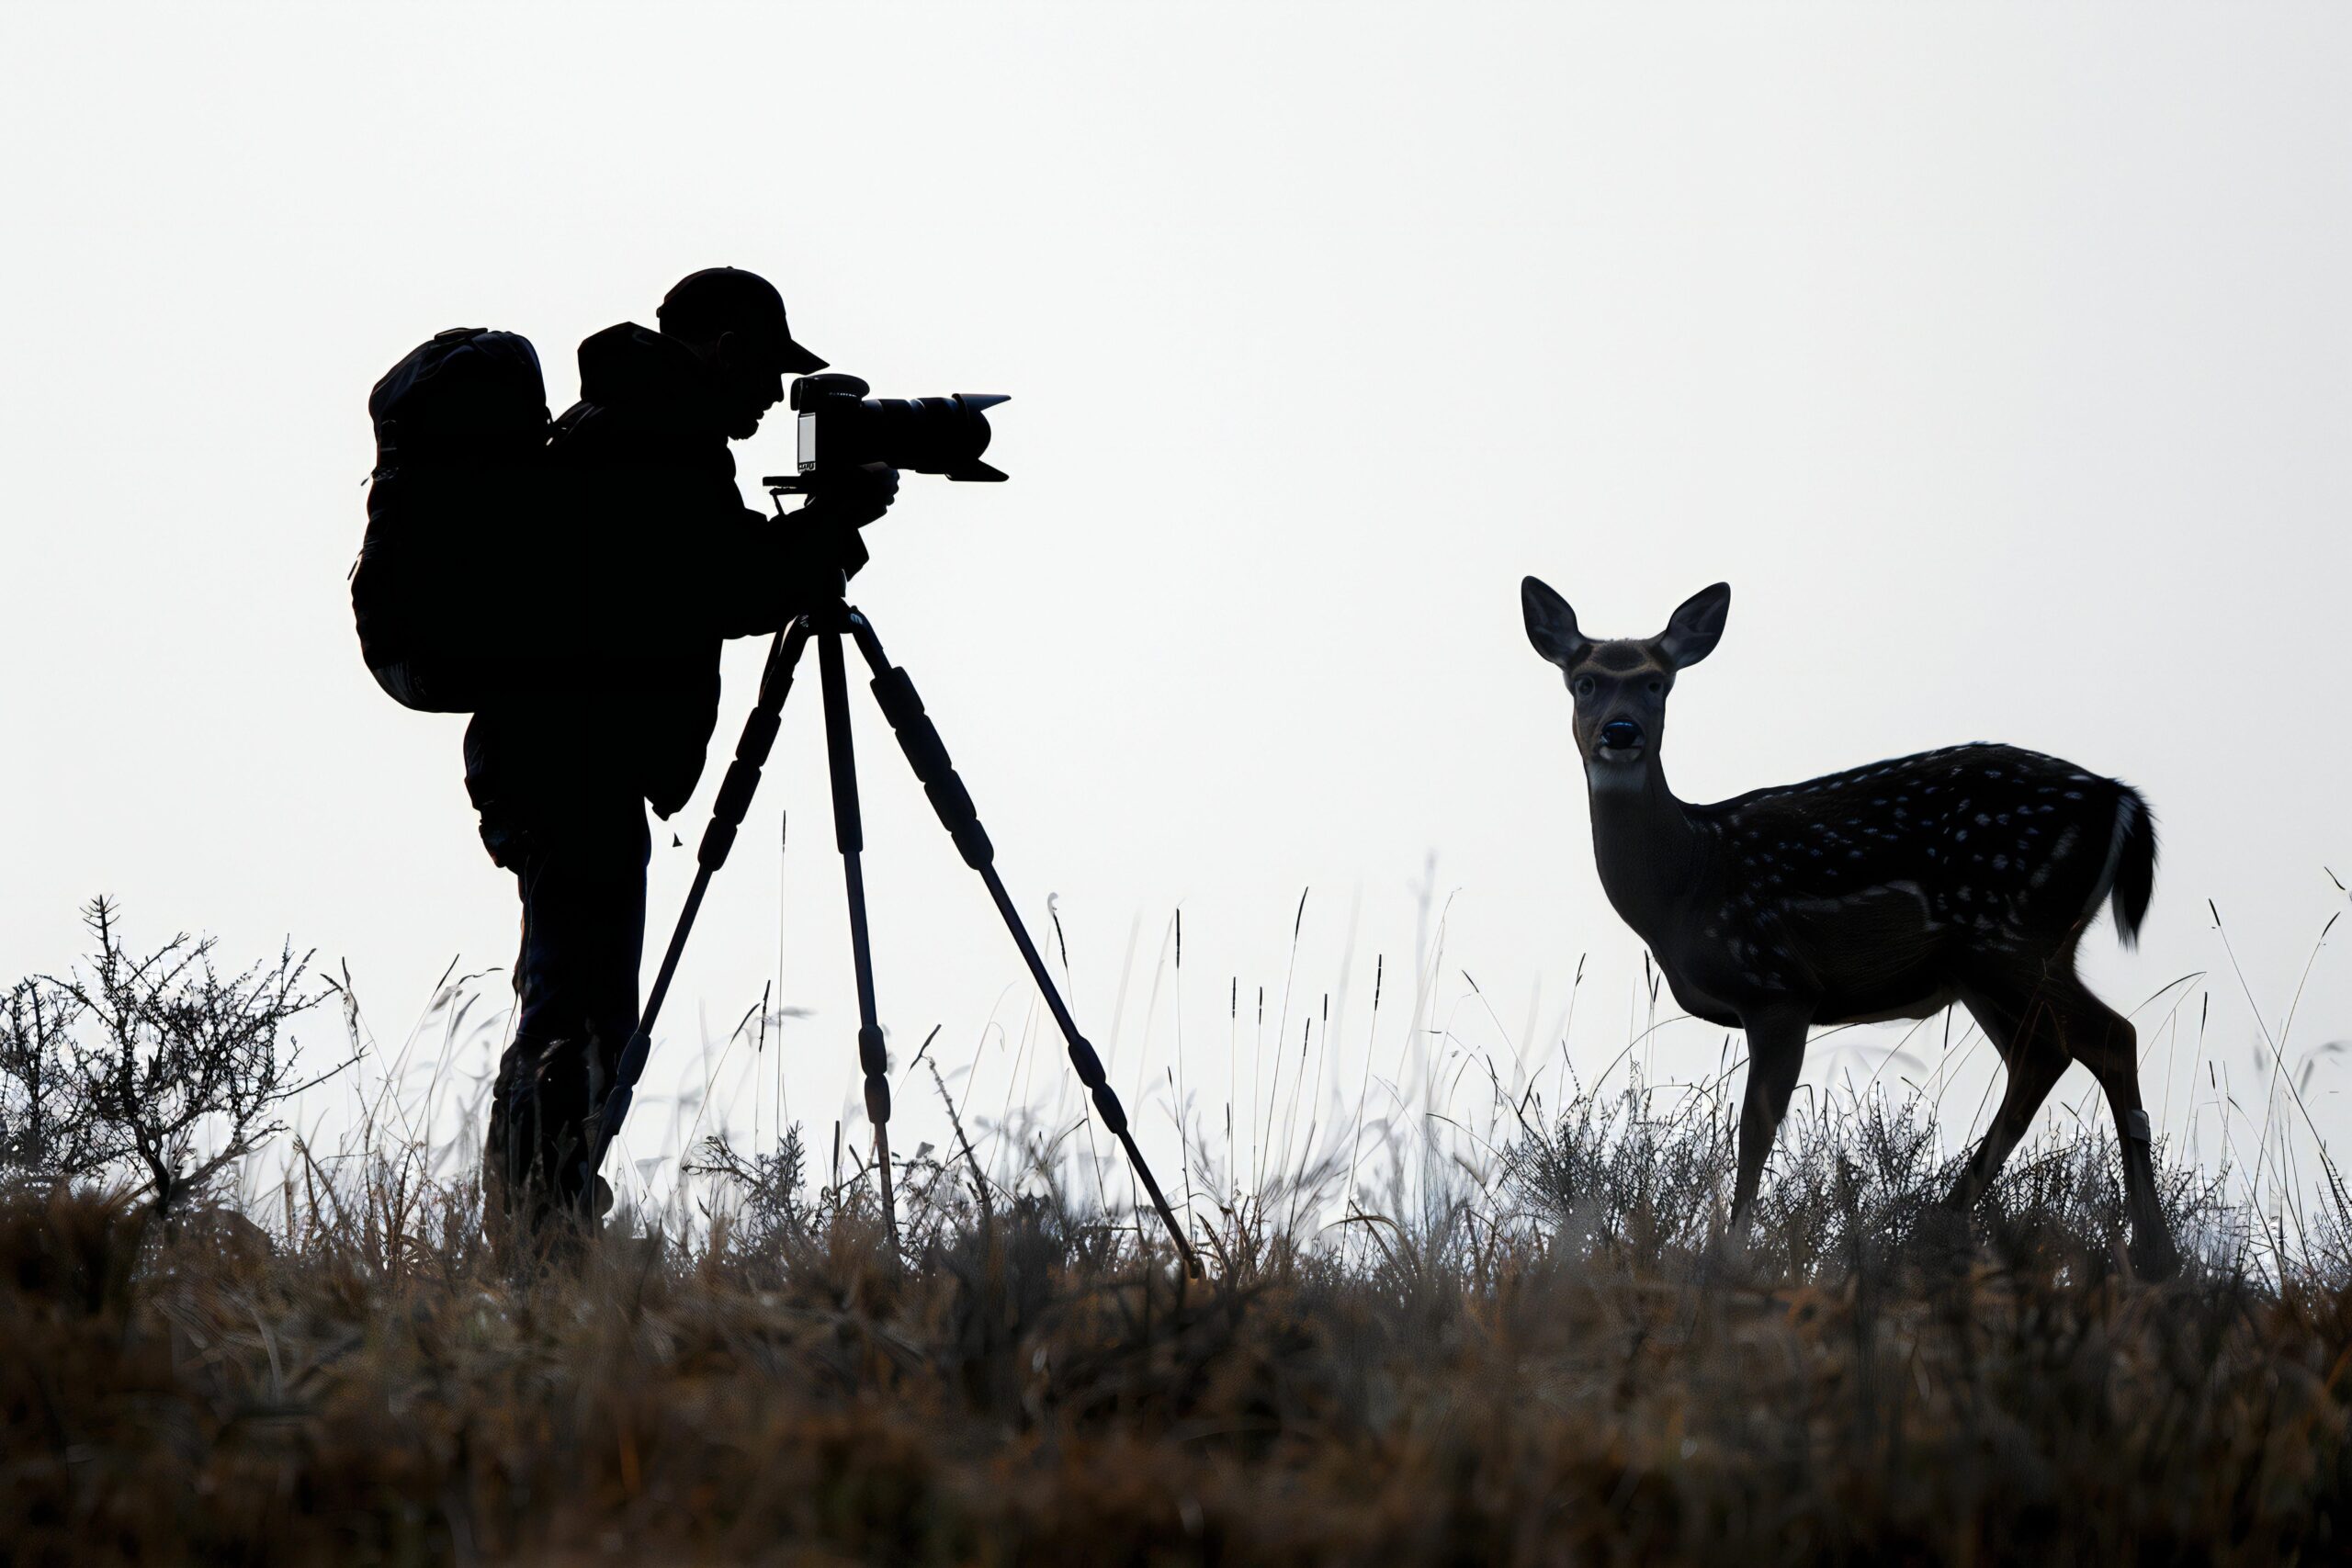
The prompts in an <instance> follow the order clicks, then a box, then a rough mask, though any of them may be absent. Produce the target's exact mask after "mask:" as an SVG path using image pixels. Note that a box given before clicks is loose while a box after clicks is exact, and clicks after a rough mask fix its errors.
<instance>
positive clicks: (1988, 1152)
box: [1944, 992, 2069, 1213]
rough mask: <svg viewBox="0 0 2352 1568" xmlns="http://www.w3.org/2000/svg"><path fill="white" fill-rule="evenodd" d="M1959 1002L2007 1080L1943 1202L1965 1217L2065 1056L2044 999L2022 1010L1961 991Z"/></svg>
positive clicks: (2025, 1125)
mask: <svg viewBox="0 0 2352 1568" xmlns="http://www.w3.org/2000/svg"><path fill="white" fill-rule="evenodd" d="M1962 1000H1964V1001H1965V1002H1966V1003H1967V1005H1968V1010H1969V1012H1970V1013H1971V1014H1972V1015H1973V1016H1974V1018H1975V1020H1976V1021H1977V1023H1978V1024H1979V1025H1980V1026H1981V1027H1982V1028H1983V1029H1984V1031H1985V1034H1986V1035H1988V1036H1989V1037H1990V1038H1991V1039H1992V1042H1993V1043H1994V1045H1995V1046H1996V1048H1997V1049H1998V1050H1999V1051H2000V1053H2001V1060H2002V1062H2003V1064H2004V1066H2005V1070H2006V1071H2007V1074H2008V1080H2009V1081H2008V1084H2007V1087H2006V1088H2005V1089H2003V1090H2002V1093H2001V1108H2000V1110H1998V1111H1996V1112H1994V1115H1993V1124H1992V1125H1991V1126H1990V1127H1987V1128H1986V1129H1985V1138H1984V1141H1983V1142H1981V1143H1979V1144H1978V1145H1976V1153H1975V1154H1974V1155H1973V1156H1971V1158H1970V1159H1969V1162H1968V1166H1967V1168H1966V1169H1964V1170H1962V1172H1961V1174H1960V1180H1959V1181H1958V1182H1957V1183H1956V1184H1955V1185H1954V1186H1953V1188H1952V1190H1951V1197H1949V1198H1947V1199H1945V1200H1944V1201H1945V1203H1946V1205H1947V1206H1948V1207H1950V1208H1952V1209H1955V1210H1958V1211H1960V1212H1961V1213H1967V1212H1968V1211H1969V1210H1971V1209H1973V1208H1974V1207H1975V1206H1976V1201H1977V1200H1978V1199H1980V1198H1982V1197H1984V1196H1985V1190H1986V1189H1988V1188H1990V1187H1991V1186H1992V1185H1993V1179H1994V1178H1995V1177H1996V1176H1998V1175H2000V1174H2001V1167H2002V1166H2003V1165H2005V1164H2007V1162H2008V1157H2009V1155H2010V1152H2011V1151H2012V1150H2014V1149H2015V1148H2016V1147H2017V1146H2018V1144H2019V1143H2021V1142H2023V1141H2024V1139H2025V1135H2026V1133H2027V1132H2028V1130H2029V1129H2030V1128H2031V1127H2032V1125H2033V1117H2034V1112H2036V1111H2040V1110H2041V1102H2042V1101H2043V1100H2047V1099H2048V1098H2049V1097H2050V1091H2051V1089H2053V1088H2055V1087H2056V1086H2057V1083H2058V1079H2059V1077H2061V1076H2062V1075H2063V1074H2064V1072H2065V1071H2066V1065H2067V1062H2068V1060H2069V1058H2068V1057H2067V1055H2066V1052H2065V1048H2064V1045H2063V1044H2062V1043H2060V1034H2059V1031H2058V1027H2057V1025H2058V1020H2057V1015H2056V1013H2055V1012H2054V1011H2053V1010H2052V1008H2051V1006H2050V1004H2049V1002H2048V1000H2047V999H2046V998H2041V997H2036V998H2033V999H2032V1000H2031V1001H2030V1002H2028V1003H2027V1004H2026V1005H2025V1006H2024V1007H2023V1008H2018V1007H2015V1006H2013V1005H2012V1004H2010V1003H2009V1002H2008V1001H2007V999H2006V998H1997V997H1991V996H1985V995H1980V994H1977V993H1974V992H1963V993H1962Z"/></svg>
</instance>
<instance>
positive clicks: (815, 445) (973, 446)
mask: <svg viewBox="0 0 2352 1568" xmlns="http://www.w3.org/2000/svg"><path fill="white" fill-rule="evenodd" d="M867 390H868V389H867V387H866V384H865V382H863V381H861V380H859V379H858V378H856V377H854V376H842V375H832V374H829V375H822V376H803V377H801V378H799V379H797V380H796V381H795V382H793V384H792V407H793V409H794V411H795V412H797V414H798V415H799V422H798V423H799V438H800V454H799V468H800V473H801V474H802V475H803V476H804V477H805V476H807V475H809V474H811V473H814V472H816V471H817V469H818V468H819V467H820V465H821V466H822V467H824V468H835V469H838V468H856V467H859V466H861V465H863V464H866V463H888V465H890V467H892V468H899V469H903V470H906V471H908V472H910V473H918V474H939V475H942V476H944V478H947V479H961V480H965V481H967V482H982V483H986V482H993V481H998V480H1001V479H1003V478H1004V477H1005V476H1004V471H1003V470H1002V469H1001V468H992V467H990V466H989V464H987V463H984V462H982V461H980V454H981V453H983V452H985V451H987V450H988V448H989V434H990V432H989V421H988V412H987V411H988V410H989V409H992V408H994V407H995V406H996V405H997V404H999V403H1001V402H1003V401H1005V400H1006V394H1004V393H1001V392H956V393H955V394H953V395H951V396H948V397H944V398H869V397H867V396H866V395H865V394H866V391H867Z"/></svg>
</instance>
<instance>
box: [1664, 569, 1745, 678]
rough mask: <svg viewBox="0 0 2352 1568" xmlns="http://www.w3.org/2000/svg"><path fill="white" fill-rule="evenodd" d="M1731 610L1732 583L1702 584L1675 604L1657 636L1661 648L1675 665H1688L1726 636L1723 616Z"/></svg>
mask: <svg viewBox="0 0 2352 1568" xmlns="http://www.w3.org/2000/svg"><path fill="white" fill-rule="evenodd" d="M1730 614H1731V584H1730V583H1728V582H1718V583H1716V584H1715V585H1714V586H1713V587H1712V588H1702V589H1701V590H1699V592H1696V593H1693V594H1692V595H1691V597H1690V598H1688V599H1685V600H1684V601H1682V603H1681V604H1679V606H1677V607H1676V609H1675V612H1674V615H1673V618H1672V619H1670V620H1668V622H1667V623H1666V630H1665V632H1664V633H1662V634H1661V635H1660V636H1659V637H1658V639H1657V648H1658V651H1659V652H1660V653H1662V654H1664V655H1665V656H1666V661H1667V663H1668V664H1670V665H1672V666H1673V667H1674V668H1675V669H1677V670H1687V669H1689V668H1690V667H1691V665H1693V664H1696V663H1698V662H1699V660H1702V659H1704V658H1706V657H1707V655H1709V654H1711V653H1713V652H1714V650H1715V644H1717V643H1718V642H1721V641H1722V640H1723V636H1724V617H1725V616H1726V615H1730Z"/></svg>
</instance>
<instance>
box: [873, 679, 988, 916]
mask: <svg viewBox="0 0 2352 1568" xmlns="http://www.w3.org/2000/svg"><path fill="white" fill-rule="evenodd" d="M874 700H875V701H876V702H877V703H879V704H880V705H882V716H884V717H885V718H887V719H888V720H889V721H890V733H892V734H893V735H896V736H897V737H898V738H899V750H901V751H904V752H905V753H906V754H907V763H908V765H909V766H910V767H911V768H913V769H914V771H915V777H917V778H919V779H921V780H922V792H923V794H925V795H929V796H930V797H931V807H932V809H933V811H936V812H938V813H939V821H940V826H942V827H944V828H945V829H947V831H948V834H949V836H950V837H952V838H953V839H954V840H956V850H957V852H959V853H961V854H962V855H963V857H964V863H965V864H966V865H968V866H970V867H971V868H972V869H973V870H975V871H978V870H979V869H980V867H982V866H984V865H988V864H989V863H992V862H994V861H995V859H996V846H995V845H994V844H992V843H990V842H989V835H988V829H985V828H983V827H981V826H980V816H979V812H978V809H977V808H976V807H974V806H973V805H972V795H971V792H970V791H968V790H967V789H966V788H965V787H964V781H963V780H962V779H961V778H960V777H958V776H957V775H956V764H955V763H953V762H952V761H948V757H947V746H946V743H945V742H944V741H943V740H941V739H939V728H938V726H936V725H934V724H933V723H932V722H931V716H930V715H929V714H927V713H925V712H923V709H922V698H921V697H919V696H917V695H916V694H915V683H914V682H913V681H911V680H910V679H909V678H908V675H907V672H906V671H904V670H903V669H900V668H899V666H897V665H892V666H891V667H890V668H889V669H888V670H885V671H883V672H882V673H881V674H879V675H876V677H874Z"/></svg>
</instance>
